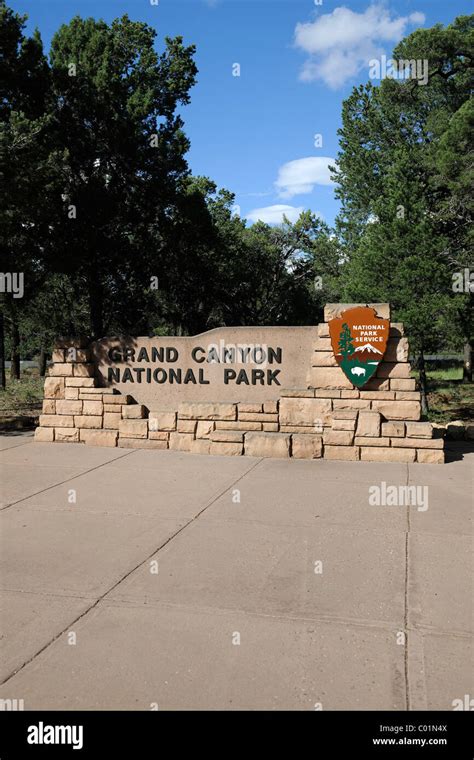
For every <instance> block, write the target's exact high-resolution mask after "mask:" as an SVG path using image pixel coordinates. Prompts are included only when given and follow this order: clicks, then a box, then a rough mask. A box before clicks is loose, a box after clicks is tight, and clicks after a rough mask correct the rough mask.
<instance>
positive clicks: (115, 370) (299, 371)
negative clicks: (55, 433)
mask: <svg viewBox="0 0 474 760" xmlns="http://www.w3.org/2000/svg"><path fill="white" fill-rule="evenodd" d="M316 336H317V328H315V327H222V328H217V329H215V330H210V331H209V332H207V333H202V334H201V335H196V336H193V337H184V338H181V337H180V338H178V337H176V338H175V337H155V338H148V337H143V338H129V337H127V338H105V339H102V340H100V341H97V342H96V343H95V344H94V345H93V346H92V352H93V357H94V362H95V363H96V366H97V370H98V372H99V374H100V375H101V377H102V379H103V383H104V385H106V386H112V387H114V388H117V390H119V391H120V392H121V393H124V394H131V395H133V397H134V398H135V399H136V401H137V402H139V403H142V404H146V405H148V406H149V407H151V408H153V407H155V408H159V407H160V406H162V407H164V408H166V407H167V406H176V405H177V404H178V403H179V402H182V401H215V402H219V401H249V402H251V401H259V400H265V401H266V400H273V399H278V398H279V396H280V391H281V390H282V388H306V387H307V382H308V372H309V369H310V366H311V354H312V351H313V344H314V341H315V339H316Z"/></svg>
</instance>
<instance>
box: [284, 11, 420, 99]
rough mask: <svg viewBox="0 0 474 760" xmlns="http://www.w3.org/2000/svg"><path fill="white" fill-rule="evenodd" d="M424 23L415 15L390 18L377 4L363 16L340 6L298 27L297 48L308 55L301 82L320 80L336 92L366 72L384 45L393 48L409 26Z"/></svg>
mask: <svg viewBox="0 0 474 760" xmlns="http://www.w3.org/2000/svg"><path fill="white" fill-rule="evenodd" d="M424 20H425V16H424V14H423V13H419V12H418V11H415V12H414V13H411V14H410V15H409V16H398V17H393V18H392V17H391V15H390V11H388V10H387V8H385V7H384V6H383V5H381V4H378V3H376V4H373V5H370V6H369V7H368V8H367V9H366V10H365V11H364V12H363V13H357V12H354V11H351V10H350V9H349V8H345V7H344V6H341V7H339V8H335V10H334V11H333V12H332V13H326V14H323V15H322V16H318V18H316V19H315V20H314V21H311V22H308V23H305V24H303V23H298V24H297V25H296V29H295V43H296V46H297V47H299V48H300V49H301V50H304V51H305V52H306V53H308V54H309V57H308V59H307V60H306V61H305V63H304V64H303V68H302V70H301V72H300V79H301V80H303V81H305V82H312V81H314V80H315V79H321V80H322V81H323V82H325V84H327V85H328V86H329V87H331V88H332V89H337V88H338V87H341V86H342V85H343V84H344V83H345V82H346V81H348V80H349V79H351V78H352V77H354V76H355V75H356V74H358V73H359V72H360V71H361V70H362V69H364V68H367V69H368V65H369V61H370V59H371V58H377V57H379V56H381V55H382V54H383V52H384V47H383V43H392V46H393V44H394V43H396V42H398V41H399V40H400V39H401V38H402V37H403V36H404V34H405V32H406V29H407V27H408V26H409V25H420V24H423V22H424Z"/></svg>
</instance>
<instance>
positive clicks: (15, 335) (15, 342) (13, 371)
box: [10, 313, 20, 380]
mask: <svg viewBox="0 0 474 760" xmlns="http://www.w3.org/2000/svg"><path fill="white" fill-rule="evenodd" d="M11 339H12V355H11V359H12V364H11V367H10V377H11V379H12V380H19V379H20V331H19V330H18V322H17V319H16V314H15V313H13V314H12V332H11Z"/></svg>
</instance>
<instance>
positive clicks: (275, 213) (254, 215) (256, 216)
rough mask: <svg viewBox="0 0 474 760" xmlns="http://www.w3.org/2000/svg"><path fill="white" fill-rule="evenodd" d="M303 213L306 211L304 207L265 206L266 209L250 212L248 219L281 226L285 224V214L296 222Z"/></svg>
mask: <svg viewBox="0 0 474 760" xmlns="http://www.w3.org/2000/svg"><path fill="white" fill-rule="evenodd" d="M302 211H304V207H303V206H298V207H297V206H285V205H283V204H277V205H275V206H265V207H264V208H254V209H253V211H249V213H248V214H247V215H246V217H247V219H250V221H251V222H258V221H260V222H266V223H267V224H281V223H282V222H283V214H285V216H287V217H288V219H289V220H290V222H296V220H297V219H298V217H299V215H300V214H301V212H302Z"/></svg>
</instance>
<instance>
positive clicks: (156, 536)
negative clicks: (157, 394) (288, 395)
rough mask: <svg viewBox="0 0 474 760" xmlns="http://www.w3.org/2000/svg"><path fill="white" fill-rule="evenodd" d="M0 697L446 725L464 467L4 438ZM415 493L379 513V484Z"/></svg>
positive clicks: (462, 672) (461, 568) (462, 604)
mask: <svg viewBox="0 0 474 760" xmlns="http://www.w3.org/2000/svg"><path fill="white" fill-rule="evenodd" d="M0 449H1V451H0V475H1V481H2V485H1V491H0V495H1V502H2V504H1V512H0V526H1V538H0V549H1V559H0V588H1V601H2V609H1V627H2V658H1V681H2V686H1V687H0V698H2V699H15V698H16V699H23V700H24V706H25V709H26V710H28V709H53V710H59V709H70V710H75V709H91V710H95V709H101V710H105V709H136V710H150V709H156V708H157V707H158V709H160V710H167V709H295V710H314V709H321V708H322V709H324V710H340V709H349V710H352V709H376V710H377V709H380V710H382V709H386V710H406V709H426V708H427V709H432V710H451V709H453V700H456V699H463V698H464V695H466V694H468V695H470V696H471V698H472V697H474V685H473V666H472V662H473V640H474V639H473V636H474V631H473V595H472V580H473V565H472V562H473V560H472V556H473V555H472V511H473V509H472V508H473V502H472V464H473V461H474V454H473V453H468V452H466V451H461V450H460V452H459V454H457V455H456V456H455V457H454V458H455V461H452V462H451V463H449V464H446V465H444V466H442V465H422V464H414V465H407V464H388V463H365V462H336V461H334V462H333V461H327V460H315V461H304V460H277V459H253V458H250V457H235V458H232V457H206V456H196V455H191V454H185V453H179V452H172V451H153V450H127V449H107V448H93V447H86V446H81V445H74V444H72V445H71V444H46V443H33V442H32V440H31V436H30V435H28V434H12V435H6V436H2V437H0ZM382 483H386V484H388V485H396V486H405V485H414V486H419V487H420V489H427V490H423V491H422V490H420V489H419V490H418V491H417V492H414V493H418V494H421V493H423V494H424V497H423V498H424V499H425V497H426V498H427V509H425V508H424V506H425V501H423V502H419V503H416V504H412V505H411V506H409V505H406V504H404V503H398V505H389V504H385V505H379V506H377V505H374V504H373V503H372V504H371V503H370V501H371V500H370V498H369V495H370V493H371V491H370V490H369V489H373V488H374V487H380V486H381V484H382Z"/></svg>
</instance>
